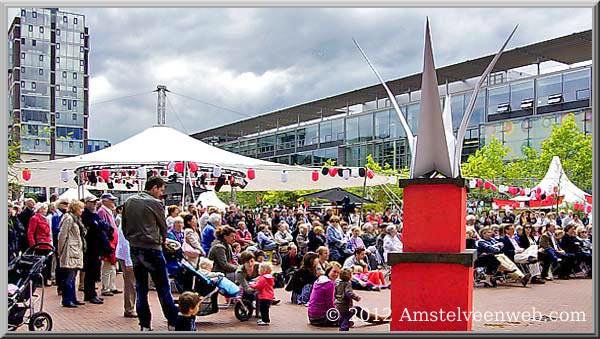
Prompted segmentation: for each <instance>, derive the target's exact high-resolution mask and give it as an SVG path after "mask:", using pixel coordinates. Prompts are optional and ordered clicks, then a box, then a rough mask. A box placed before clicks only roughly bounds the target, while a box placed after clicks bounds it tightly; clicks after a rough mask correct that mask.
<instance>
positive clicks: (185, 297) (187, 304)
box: [175, 292, 200, 331]
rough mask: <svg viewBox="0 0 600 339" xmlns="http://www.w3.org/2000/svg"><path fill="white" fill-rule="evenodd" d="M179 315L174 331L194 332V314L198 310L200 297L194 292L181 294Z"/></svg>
mask: <svg viewBox="0 0 600 339" xmlns="http://www.w3.org/2000/svg"><path fill="white" fill-rule="evenodd" d="M178 304H179V313H178V314H177V319H176V320H175V331H196V313H198V310H199V309H200V296H198V294H196V293H195V292H183V293H182V294H181V295H180V296H179V301H178Z"/></svg>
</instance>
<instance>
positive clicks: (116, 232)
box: [98, 207, 119, 265]
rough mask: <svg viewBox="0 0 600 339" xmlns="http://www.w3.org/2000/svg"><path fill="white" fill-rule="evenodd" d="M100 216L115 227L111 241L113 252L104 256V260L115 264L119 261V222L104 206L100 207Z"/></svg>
mask: <svg viewBox="0 0 600 339" xmlns="http://www.w3.org/2000/svg"><path fill="white" fill-rule="evenodd" d="M98 216H99V217H100V219H102V220H104V221H106V222H107V223H109V224H110V226H112V228H113V240H112V241H111V242H110V247H111V248H112V254H111V255H110V257H104V258H102V260H104V261H108V262H110V263H111V264H113V265H116V263H117V256H116V251H117V244H118V243H119V230H118V229H117V224H116V223H115V218H114V217H113V215H112V213H111V212H108V211H107V210H106V209H105V208H104V207H100V208H99V209H98Z"/></svg>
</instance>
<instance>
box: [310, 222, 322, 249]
mask: <svg viewBox="0 0 600 339" xmlns="http://www.w3.org/2000/svg"><path fill="white" fill-rule="evenodd" d="M323 233H325V232H324V231H323V227H321V226H315V227H313V229H312V230H311V231H310V232H308V250H309V251H313V252H314V251H316V250H317V248H319V247H321V246H325V242H326V239H325V235H324V234H323Z"/></svg>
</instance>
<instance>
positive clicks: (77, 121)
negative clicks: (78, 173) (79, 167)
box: [8, 8, 89, 161]
mask: <svg viewBox="0 0 600 339" xmlns="http://www.w3.org/2000/svg"><path fill="white" fill-rule="evenodd" d="M88 58H89V34H88V28H87V27H86V26H85V16H83V15H80V14H75V13H67V12H62V11H60V10H59V9H57V8H22V9H21V11H20V16H18V17H16V18H15V19H14V20H13V22H12V25H11V27H10V29H9V33H8V62H9V84H8V85H9V106H10V107H9V115H10V116H9V142H13V141H17V140H18V141H19V142H20V153H21V158H22V159H23V160H24V161H33V160H38V161H41V160H51V159H56V158H61V157H66V156H73V155H77V154H82V153H85V152H86V149H87V146H88V145H87V143H88V140H87V139H88V138H87V134H88V116H89V104H88V88H89V86H88V84H89V73H88Z"/></svg>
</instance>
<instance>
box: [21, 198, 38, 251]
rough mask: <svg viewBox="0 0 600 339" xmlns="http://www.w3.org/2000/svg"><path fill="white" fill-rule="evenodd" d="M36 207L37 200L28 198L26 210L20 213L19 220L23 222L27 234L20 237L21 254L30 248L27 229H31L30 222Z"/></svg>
mask: <svg viewBox="0 0 600 339" xmlns="http://www.w3.org/2000/svg"><path fill="white" fill-rule="evenodd" d="M34 207H35V200H33V199H31V198H28V199H26V200H25V208H24V209H23V210H22V211H21V213H19V215H18V216H17V218H18V219H19V221H20V222H21V225H22V226H23V229H24V231H25V233H23V234H21V235H20V237H19V247H20V250H21V252H25V251H26V250H27V249H28V248H29V241H28V240H27V228H28V227H29V220H30V219H31V217H33V215H34V214H35V211H34V210H33V208H34Z"/></svg>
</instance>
